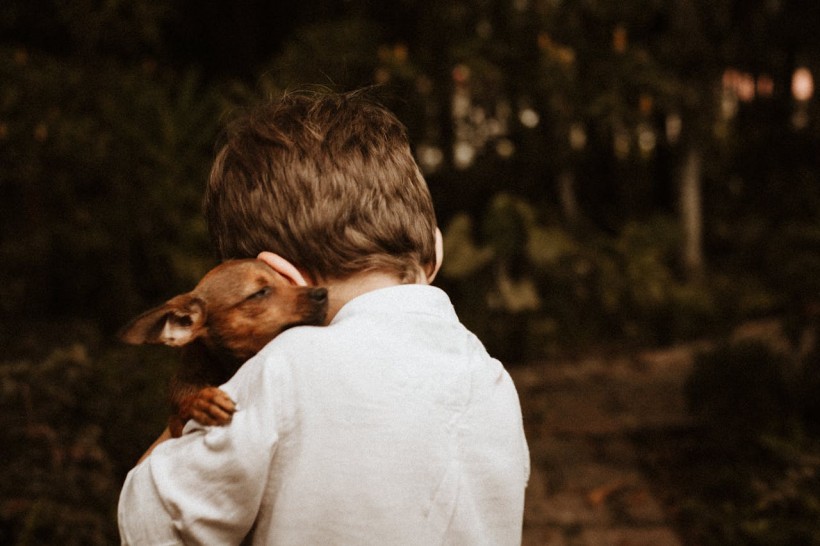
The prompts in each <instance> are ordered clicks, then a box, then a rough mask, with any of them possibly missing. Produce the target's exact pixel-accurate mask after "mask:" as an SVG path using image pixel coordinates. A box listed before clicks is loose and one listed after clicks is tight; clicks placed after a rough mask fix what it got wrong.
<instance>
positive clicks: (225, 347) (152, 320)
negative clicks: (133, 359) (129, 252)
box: [119, 260, 327, 360]
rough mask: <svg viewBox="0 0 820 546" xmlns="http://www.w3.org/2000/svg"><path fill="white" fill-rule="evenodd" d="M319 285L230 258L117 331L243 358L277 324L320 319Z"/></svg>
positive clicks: (323, 293)
mask: <svg viewBox="0 0 820 546" xmlns="http://www.w3.org/2000/svg"><path fill="white" fill-rule="evenodd" d="M326 315H327V290H326V289H325V288H314V287H301V286H294V285H292V284H291V283H290V282H289V281H288V280H287V279H286V278H285V277H283V276H282V275H280V274H279V273H277V272H276V271H274V270H273V269H271V268H270V267H268V266H267V265H266V264H265V263H264V262H262V261H259V260H233V261H228V262H225V263H223V264H221V265H218V266H217V267H215V268H214V269H212V270H211V271H209V272H208V274H207V275H205V276H204V277H203V278H202V280H201V281H200V282H199V284H198V285H197V286H196V288H194V289H193V290H192V291H191V292H188V293H187V294H181V295H179V296H177V297H175V298H173V299H171V300H168V301H167V302H166V303H165V304H163V305H161V306H159V307H156V308H154V309H151V310H150V311H147V312H145V313H143V314H142V315H140V316H138V317H137V318H135V319H134V320H133V321H131V322H130V323H129V324H128V325H126V326H125V327H124V328H123V329H122V330H121V331H120V334H119V335H120V339H122V340H123V341H125V342H126V343H132V344H140V343H159V344H165V345H169V346H172V347H181V346H184V345H187V344H189V343H191V342H193V341H195V340H200V341H201V342H202V343H204V344H205V345H206V346H207V347H209V348H210V349H212V350H216V351H219V352H224V353H228V354H229V355H231V356H233V357H234V358H236V359H239V360H246V359H248V358H250V357H251V356H253V355H254V354H256V353H257V352H259V350H260V349H262V347H264V346H265V345H266V344H267V343H268V342H269V341H270V340H271V339H273V338H274V337H276V336H277V335H278V334H279V333H281V332H282V331H283V330H285V329H287V328H289V327H291V326H296V325H300V324H316V325H318V324H322V323H323V322H324V320H325V316H326Z"/></svg>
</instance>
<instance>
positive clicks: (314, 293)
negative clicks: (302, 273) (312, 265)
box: [308, 288, 327, 303]
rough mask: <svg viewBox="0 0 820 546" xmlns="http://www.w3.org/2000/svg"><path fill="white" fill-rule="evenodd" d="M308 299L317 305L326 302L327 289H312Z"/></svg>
mask: <svg viewBox="0 0 820 546" xmlns="http://www.w3.org/2000/svg"><path fill="white" fill-rule="evenodd" d="M308 297H310V299H312V300H313V301H315V302H317V303H322V302H323V301H325V300H327V288H313V289H312V290H311V291H310V294H308Z"/></svg>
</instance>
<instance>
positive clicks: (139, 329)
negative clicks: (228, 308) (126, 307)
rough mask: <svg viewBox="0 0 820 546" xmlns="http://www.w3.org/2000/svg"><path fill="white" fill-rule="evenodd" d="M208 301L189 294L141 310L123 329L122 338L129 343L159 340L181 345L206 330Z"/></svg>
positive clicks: (159, 342) (172, 345) (137, 343)
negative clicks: (206, 306) (205, 302)
mask: <svg viewBox="0 0 820 546" xmlns="http://www.w3.org/2000/svg"><path fill="white" fill-rule="evenodd" d="M204 327H205V304H204V303H203V302H202V301H201V300H199V299H196V298H192V297H190V296H189V295H187V294H185V295H182V296H177V297H176V298H174V299H172V300H170V301H168V302H167V303H165V304H164V305H160V306H159V307H156V308H154V309H151V310H150V311H146V312H145V313H143V314H141V315H140V316H138V317H137V318H135V319H134V320H132V321H131V322H130V323H128V324H127V325H126V326H125V327H124V328H123V329H122V330H120V333H119V338H120V339H121V340H123V341H124V342H126V343H131V344H133V345H139V344H141V343H157V344H164V345H168V346H170V347H181V346H183V345H187V344H188V343H190V342H192V341H193V340H195V339H196V338H198V337H199V336H200V335H202V333H203V332H204Z"/></svg>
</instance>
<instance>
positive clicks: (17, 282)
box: [0, 0, 820, 545]
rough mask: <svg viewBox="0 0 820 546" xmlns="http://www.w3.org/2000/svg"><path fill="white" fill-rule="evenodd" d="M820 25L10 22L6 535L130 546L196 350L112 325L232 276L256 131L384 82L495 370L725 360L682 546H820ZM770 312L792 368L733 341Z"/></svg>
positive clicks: (0, 482) (350, 4)
mask: <svg viewBox="0 0 820 546" xmlns="http://www.w3.org/2000/svg"><path fill="white" fill-rule="evenodd" d="M818 25H820V4H818V3H816V2H813V1H811V0H805V1H803V0H746V1H741V0H622V1H619V2H613V1H608V0H575V1H573V0H427V1H424V0H418V1H414V0H395V1H393V2H379V1H373V0H345V1H341V0H336V1H332V0H303V1H301V2H293V3H285V2H266V1H264V0H235V1H233V2H195V1H192V0H174V1H170V2H151V1H149V0H105V1H103V0H4V1H3V2H2V3H0V264H2V267H0V316H1V317H2V320H1V322H0V347H2V348H3V351H2V356H1V357H0V405H2V414H0V421H1V422H0V442H2V444H3V448H2V452H3V455H2V460H3V462H2V466H0V543H3V544H21V545H22V544H57V543H60V544H112V543H117V541H118V538H117V532H116V523H115V505H116V499H117V495H118V493H119V487H120V484H121V482H122V479H123V477H124V475H125V472H127V470H128V469H129V468H130V467H131V465H133V463H134V461H135V460H136V459H137V458H138V456H139V455H140V454H141V453H142V451H143V450H144V449H145V447H146V446H147V445H149V444H150V442H151V440H153V438H154V437H155V436H156V435H157V434H158V432H159V431H160V430H161V429H162V427H163V425H164V421H165V418H166V405H165V401H164V400H165V398H164V396H165V385H166V383H167V380H168V377H169V374H170V373H171V370H172V369H173V367H174V358H175V356H174V355H173V354H172V353H171V352H168V351H164V350H161V349H157V350H152V349H148V348H138V349H133V348H126V347H123V346H121V345H120V344H119V342H118V341H117V340H116V338H115V333H116V331H117V329H118V328H120V327H121V326H122V325H123V324H124V323H125V322H127V321H128V319H130V318H131V317H132V316H134V315H136V314H138V313H139V312H141V311H143V310H145V309H146V308H148V307H150V306H153V305H155V304H157V303H160V302H162V301H164V300H165V299H167V298H169V297H171V296H173V295H175V294H177V293H180V292H183V291H187V290H189V289H190V288H191V287H192V286H193V285H194V284H195V283H196V281H197V280H198V278H199V277H200V276H201V275H202V274H203V273H204V272H205V271H207V269H209V268H210V267H211V266H213V265H214V264H215V258H214V254H213V251H212V249H211V247H210V246H209V242H208V239H207V233H206V229H205V225H204V222H203V218H202V215H201V197H202V193H203V188H204V183H205V180H206V175H207V172H208V169H209V166H210V161H211V158H212V155H213V150H214V143H215V141H216V138H217V135H218V132H219V129H220V127H222V126H223V124H224V123H225V121H226V120H228V119H230V118H231V115H232V112H235V111H236V110H237V109H240V108H242V107H243V106H245V105H247V104H250V103H253V102H254V101H256V100H259V99H260V98H264V97H268V96H272V95H276V94H277V93H280V92H282V91H283V90H285V89H291V88H304V87H306V86H308V85H321V86H326V87H330V88H332V89H336V90H349V89H355V88H359V87H362V86H371V85H376V86H378V87H379V89H378V94H379V96H380V97H381V100H382V101H383V102H385V103H386V104H387V105H388V106H389V107H390V108H391V109H393V110H394V111H395V112H396V113H397V114H398V115H399V117H400V118H401V119H402V120H403V121H404V123H405V124H406V125H407V127H408V130H409V133H410V136H411V139H412V143H413V147H414V152H415V153H416V156H417V159H418V162H419V164H420V166H421V168H422V170H423V172H424V174H425V176H426V178H427V181H428V183H429V186H430V190H431V192H432V194H433V198H434V201H435V204H436V207H437V214H438V218H439V223H440V225H441V226H442V230H443V231H444V233H445V246H446V253H445V255H446V259H445V265H444V268H443V270H442V273H441V275H440V278H439V279H438V280H437V284H439V285H440V286H441V287H442V288H444V289H446V290H447V291H448V293H449V294H450V295H451V297H452V299H453V302H454V304H455V306H456V309H457V311H458V312H459V315H460V316H461V318H462V320H463V321H464V322H465V323H466V324H467V325H468V326H469V327H470V328H471V329H473V330H474V331H475V332H476V334H477V335H478V336H479V337H480V338H481V339H482V340H483V341H484V342H485V344H486V345H487V346H488V348H489V350H490V351H491V352H492V353H493V354H495V355H497V356H498V357H499V358H501V359H502V360H504V362H505V363H506V364H507V365H508V367H510V368H511V369H514V368H515V367H516V366H520V365H525V364H527V363H529V364H532V363H539V365H543V366H545V367H549V366H550V364H551V363H552V362H557V361H566V359H572V358H578V356H579V355H586V354H596V355H599V356H600V355H603V356H605V357H606V356H610V355H611V356H613V357H614V356H617V355H624V354H630V353H631V352H635V351H640V350H646V349H648V348H657V347H672V346H678V345H681V344H686V343H690V342H693V341H694V340H708V341H709V342H710V347H713V348H712V349H711V350H710V351H707V352H704V353H703V354H699V355H698V356H697V363H696V365H695V366H694V367H693V370H692V377H691V378H689V379H688V382H687V393H688V401H689V403H690V410H691V413H692V415H693V416H695V417H696V418H697V419H696V422H697V423H698V425H697V426H694V427H692V429H691V430H690V431H689V432H688V434H692V435H696V436H695V437H696V438H697V443H698V445H700V446H708V449H707V448H703V452H702V453H701V456H702V458H701V460H700V462H699V463H697V464H696V463H693V462H692V461H691V460H689V461H686V464H684V465H682V468H680V469H676V470H675V471H674V472H673V471H670V472H669V473H671V474H674V475H676V476H678V477H679V478H680V477H682V479H680V480H679V481H680V482H682V483H669V484H667V487H668V488H669V489H671V490H673V493H674V494H672V495H671V497H673V504H674V506H675V507H676V509H675V510H674V511H673V512H674V513H675V514H677V516H676V517H678V518H679V519H678V521H679V522H681V521H683V522H684V524H681V525H682V526H683V527H685V528H686V533H685V534H686V535H687V536H689V539H690V540H691V541H692V542H691V543H692V544H820V527H818V524H817V522H818V521H820V519H818V518H820V493H818V491H820V474H818V472H820V448H818V433H820V402H818V400H820V367H818V347H817V343H816V339H815V338H816V333H817V318H818V314H820V292H818V288H820V168H819V167H820V154H819V153H818V152H820V146H819V145H820V111H818V96H817V90H816V89H815V85H816V83H817V78H818V76H820V33H818V32H817V28H818ZM760 320H765V321H767V322H766V323H767V324H772V325H773V328H774V329H775V330H776V331H777V333H778V340H779V341H778V343H777V344H774V345H773V344H772V343H764V342H760V343H753V344H747V345H744V346H742V347H738V346H735V345H732V344H730V343H728V342H727V341H726V340H727V339H729V334H730V333H731V332H732V331H733V330H734V329H735V328H737V327H738V326H740V325H743V324H748V323H750V322H752V321H760ZM522 403H523V404H524V405H525V406H526V405H527V403H528V400H522ZM667 462H668V464H678V463H681V461H677V462H676V461H674V460H673V461H667ZM706 462H708V464H706ZM687 468H688V469H690V470H691V469H693V468H695V469H696V470H697V472H690V473H689V474H687ZM761 469H765V471H763V470H761ZM761 472H762V473H761ZM761 483H763V484H764V485H765V487H762V486H761V485H760V484H761ZM761 487H762V488H761ZM717 491H719V493H717ZM772 499H774V500H772ZM670 502H672V501H670Z"/></svg>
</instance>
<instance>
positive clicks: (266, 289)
mask: <svg viewBox="0 0 820 546" xmlns="http://www.w3.org/2000/svg"><path fill="white" fill-rule="evenodd" d="M271 292H273V288H271V287H270V286H265V287H264V288H261V289H260V290H257V291H256V292H254V293H253V294H251V295H250V296H248V297H247V299H249V300H258V299H260V298H265V297H267V296H270V294H271Z"/></svg>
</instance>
